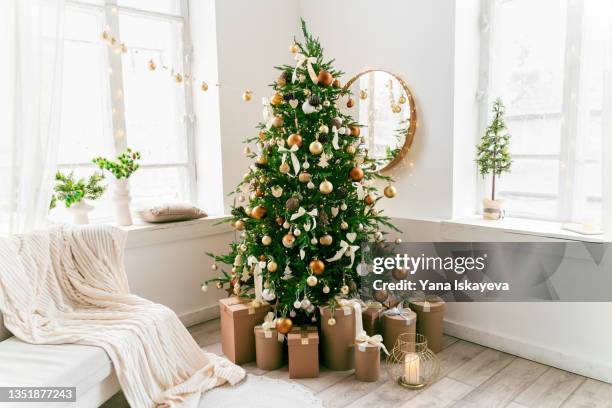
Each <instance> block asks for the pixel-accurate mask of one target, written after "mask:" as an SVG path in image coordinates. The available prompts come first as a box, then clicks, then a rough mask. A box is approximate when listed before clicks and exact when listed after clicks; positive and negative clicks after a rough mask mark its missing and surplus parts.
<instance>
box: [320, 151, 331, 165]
mask: <svg viewBox="0 0 612 408" xmlns="http://www.w3.org/2000/svg"><path fill="white" fill-rule="evenodd" d="M329 159H331V156H329V155H328V154H327V153H323V154H321V157H319V163H318V166H319V167H322V168H326V167H327V166H329V163H328V162H329Z"/></svg>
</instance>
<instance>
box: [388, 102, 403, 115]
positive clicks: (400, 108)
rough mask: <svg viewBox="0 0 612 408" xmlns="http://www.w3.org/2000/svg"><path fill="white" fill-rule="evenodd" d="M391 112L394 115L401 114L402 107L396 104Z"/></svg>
mask: <svg viewBox="0 0 612 408" xmlns="http://www.w3.org/2000/svg"><path fill="white" fill-rule="evenodd" d="M391 111H393V113H400V112H401V111H402V107H401V106H399V105H398V104H395V103H394V104H393V106H392V107H391Z"/></svg>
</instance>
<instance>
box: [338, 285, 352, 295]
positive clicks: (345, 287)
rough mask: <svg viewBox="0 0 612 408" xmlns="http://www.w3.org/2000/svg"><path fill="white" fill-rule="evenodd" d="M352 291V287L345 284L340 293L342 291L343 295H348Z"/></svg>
mask: <svg viewBox="0 0 612 408" xmlns="http://www.w3.org/2000/svg"><path fill="white" fill-rule="evenodd" d="M349 291H350V288H349V287H348V286H347V285H343V286H342V287H341V288H340V293H342V294H343V295H348V294H349Z"/></svg>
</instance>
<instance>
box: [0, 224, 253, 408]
mask: <svg viewBox="0 0 612 408" xmlns="http://www.w3.org/2000/svg"><path fill="white" fill-rule="evenodd" d="M126 235H127V234H126V233H125V232H124V231H122V230H120V229H118V228H114V227H110V226H85V227H67V226H57V227H53V228H52V229H50V230H48V231H43V232H37V233H33V234H28V235H16V236H13V237H9V238H0V311H1V312H2V313H3V314H4V318H5V322H4V323H5V325H6V327H7V328H8V329H9V330H10V331H11V332H12V333H13V334H14V335H15V336H17V338H19V339H21V340H22V341H25V342H28V343H33V344H67V343H76V344H85V345H91V346H98V347H101V348H103V349H104V350H105V351H106V353H107V354H108V356H109V357H110V359H111V361H112V363H113V366H114V368H115V372H116V374H117V378H118V380H119V383H120V384H121V388H122V389H123V392H124V394H125V396H126V399H127V400H128V402H129V403H130V405H131V406H132V407H138V408H145V407H196V406H197V405H198V402H199V399H200V396H201V394H202V392H204V391H206V390H209V389H211V388H213V387H215V386H218V385H221V384H223V383H225V382H229V383H231V384H235V383H237V382H239V381H240V380H242V379H243V378H244V375H245V373H244V370H243V369H242V368H240V367H238V366H236V365H234V364H232V363H230V362H229V361H227V360H225V359H222V358H220V357H218V356H215V355H214V354H212V353H206V352H204V351H202V350H201V349H200V348H199V347H198V345H197V344H196V342H195V341H194V340H193V338H192V337H191V335H190V334H189V332H188V331H187V330H186V329H185V327H184V326H183V324H182V323H181V322H180V320H179V319H178V317H177V316H176V314H175V313H174V312H173V311H172V310H170V309H168V308H167V307H165V306H162V305H159V304H156V303H153V302H150V301H148V300H146V299H143V298H141V297H139V296H136V295H133V294H130V292H129V287H128V281H127V276H126V273H125V269H124V266H123V251H124V246H125V240H126Z"/></svg>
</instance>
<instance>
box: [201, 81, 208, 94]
mask: <svg viewBox="0 0 612 408" xmlns="http://www.w3.org/2000/svg"><path fill="white" fill-rule="evenodd" d="M200 90H201V91H202V92H206V91H208V84H207V83H206V82H204V81H202V83H201V84H200Z"/></svg>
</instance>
